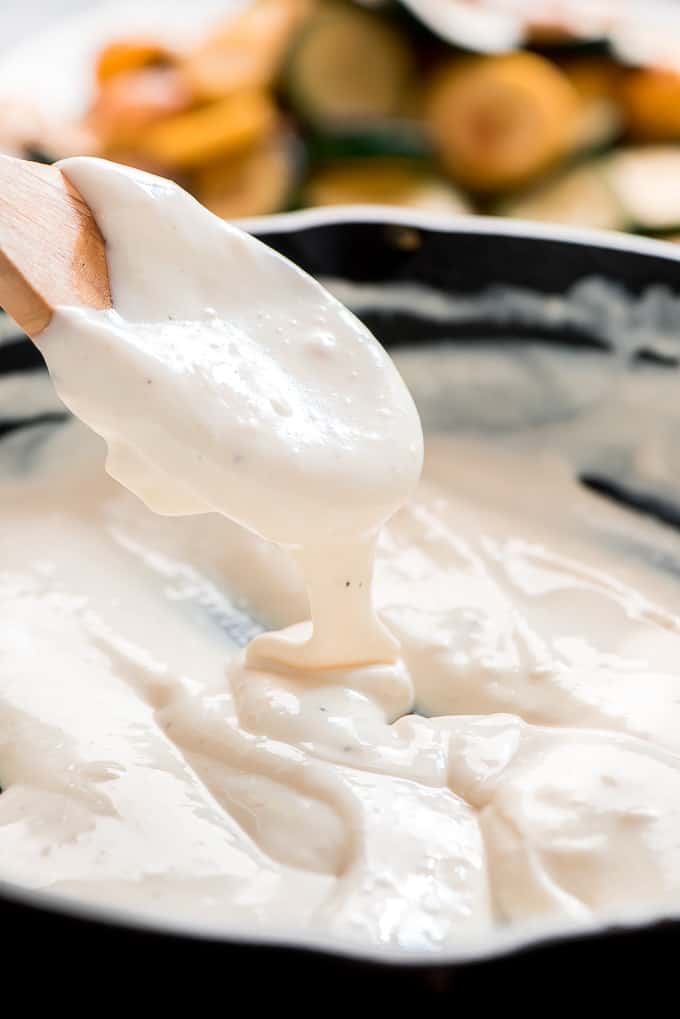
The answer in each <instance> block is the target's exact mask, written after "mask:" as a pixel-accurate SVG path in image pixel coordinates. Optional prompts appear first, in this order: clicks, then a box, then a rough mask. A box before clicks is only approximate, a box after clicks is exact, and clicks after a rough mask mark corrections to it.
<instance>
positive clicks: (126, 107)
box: [87, 67, 192, 148]
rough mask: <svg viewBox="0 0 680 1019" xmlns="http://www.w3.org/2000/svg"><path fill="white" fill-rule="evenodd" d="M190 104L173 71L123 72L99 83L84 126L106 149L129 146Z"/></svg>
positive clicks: (161, 68)
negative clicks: (93, 133)
mask: <svg viewBox="0 0 680 1019" xmlns="http://www.w3.org/2000/svg"><path fill="white" fill-rule="evenodd" d="M191 101H192V96H191V93H190V91H189V90H188V89H187V87H186V84H185V82H184V80H183V78H182V76H181V74H180V73H179V72H178V71H177V70H176V69H175V68H171V67H144V68H140V69H137V70H134V71H122V72H120V73H119V74H116V75H115V76H113V77H110V78H107V79H106V81H105V82H104V83H103V84H102V86H101V88H100V91H99V95H98V96H97V99H96V100H95V103H94V106H93V107H92V109H91V111H90V114H89V117H88V119H87V126H88V127H89V129H90V130H92V131H94V132H95V134H96V135H97V136H98V138H99V139H100V142H101V144H102V145H103V146H105V147H111V146H115V147H123V148H124V147H132V146H134V145H136V143H137V141H138V139H139V138H140V137H141V136H142V134H143V133H144V131H145V130H146V129H147V128H150V127H151V125H156V124H157V123H158V122H162V118H164V117H171V116H172V115H174V114H177V113H181V112H182V111H184V110H186V109H188V108H189V106H190V105H191Z"/></svg>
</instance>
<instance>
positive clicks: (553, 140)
mask: <svg viewBox="0 0 680 1019" xmlns="http://www.w3.org/2000/svg"><path fill="white" fill-rule="evenodd" d="M580 109H581V104H580V101H579V97H578V94H577V92H576V90H575V89H574V87H573V85H572V84H571V82H570V81H569V79H568V78H567V77H566V76H565V75H564V74H562V72H561V71H560V70H559V69H558V68H557V67H556V66H555V65H554V64H552V63H550V61H548V60H545V59H544V58H543V57H539V56H538V55H537V54H535V53H509V54H506V55H504V56H489V57H469V58H466V59H463V60H460V59H454V60H452V61H451V62H449V63H448V64H446V65H445V66H444V68H442V69H441V70H440V72H439V73H438V74H437V75H436V77H435V79H434V82H433V85H432V89H431V93H430V96H429V101H428V103H427V119H428V123H429V125H430V128H431V131H432V137H433V139H434V141H435V144H436V147H437V149H438V152H439V155H440V158H441V160H442V163H443V165H444V166H445V168H446V169H447V170H448V171H449V172H450V173H451V175H452V176H453V177H454V179H456V180H458V181H459V182H460V183H462V184H463V185H464V186H466V187H468V188H470V189H471V190H473V191H477V192H494V191H503V190H507V189H510V188H515V187H519V186H521V185H523V184H526V183H528V182H529V181H531V180H532V179H533V178H535V177H537V176H538V175H539V174H541V173H542V172H543V171H545V170H546V169H548V168H549V167H550V166H552V165H553V164H554V163H556V162H557V161H558V160H559V159H560V157H562V156H563V155H564V154H565V153H566V152H568V151H569V150H570V149H571V148H572V146H573V143H574V138H575V136H576V133H577V130H578V117H579V112H580Z"/></svg>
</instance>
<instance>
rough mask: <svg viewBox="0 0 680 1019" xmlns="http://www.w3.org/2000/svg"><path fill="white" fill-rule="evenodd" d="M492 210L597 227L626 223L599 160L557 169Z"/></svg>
mask: <svg viewBox="0 0 680 1019" xmlns="http://www.w3.org/2000/svg"><path fill="white" fill-rule="evenodd" d="M496 212H497V213H498V214H499V215H501V216H510V217H512V218H513V219H530V220H540V221H541V222H547V223H564V224H568V225H570V226H586V227H593V228H595V229H600V230H625V229H626V226H627V225H628V221H627V217H626V214H625V212H624V209H623V207H622V205H621V204H620V202H619V201H618V199H617V198H616V195H615V194H614V192H613V190H612V188H611V187H610V185H609V182H608V179H607V174H606V171H605V168H604V165H603V164H602V162H601V161H599V160H598V161H595V162H592V163H588V164H584V165H582V166H577V167H575V168H574V169H572V170H569V171H567V172H566V173H561V174H560V175H559V176H558V177H555V178H553V179H551V180H549V181H546V182H545V183H544V184H541V185H539V187H538V188H535V189H534V190H533V191H531V192H529V193H528V194H525V195H522V196H521V197H519V198H515V199H513V200H512V201H509V202H505V203H504V204H503V205H500V206H498V208H497V209H496Z"/></svg>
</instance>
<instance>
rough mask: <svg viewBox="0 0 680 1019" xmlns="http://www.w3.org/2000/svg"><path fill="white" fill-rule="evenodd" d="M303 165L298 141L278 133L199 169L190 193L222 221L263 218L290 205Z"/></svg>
mask: <svg viewBox="0 0 680 1019" xmlns="http://www.w3.org/2000/svg"><path fill="white" fill-rule="evenodd" d="M304 163H305V160H304V151H303V149H302V146H301V144H300V143H299V141H298V140H297V139H296V138H294V137H293V136H291V134H290V133H285V132H278V133H277V134H276V135H275V136H274V137H272V138H270V139H269V140H267V141H266V142H265V143H264V144H263V145H260V146H258V147H257V148H256V149H253V150H252V151H250V152H247V153H246V154H245V155H242V156H237V157H235V158H232V159H229V160H228V161H221V162H218V163H213V164H212V165H209V166H206V167H204V168H203V169H201V170H199V171H198V172H197V173H196V175H195V177H194V179H193V182H192V183H193V187H192V190H193V191H194V193H195V194H196V197H197V198H198V199H199V201H201V202H203V204H204V205H206V206H207V207H208V208H209V209H210V210H211V211H212V212H214V213H215V215H217V216H221V217H222V218H223V219H243V218H245V217H248V216H266V215H269V214H270V213H272V212H282V211H283V210H285V209H288V208H290V206H291V205H292V204H293V202H294V199H295V196H296V195H297V192H298V189H299V186H300V181H301V180H302V175H303V172H304Z"/></svg>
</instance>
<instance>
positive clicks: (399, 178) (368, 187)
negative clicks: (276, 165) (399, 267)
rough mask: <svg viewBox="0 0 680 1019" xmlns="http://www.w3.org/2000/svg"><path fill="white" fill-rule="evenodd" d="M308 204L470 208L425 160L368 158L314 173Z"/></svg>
mask: <svg viewBox="0 0 680 1019" xmlns="http://www.w3.org/2000/svg"><path fill="white" fill-rule="evenodd" d="M303 202H304V204H305V205H312V206H322V205H400V206H406V207H409V208H415V209H429V210H431V211H433V212H448V213H456V214H460V213H465V212H469V211H470V208H469V206H468V204H467V202H466V201H465V199H464V198H462V197H461V195H460V194H459V193H458V192H457V191H456V190H455V188H453V187H452V186H451V185H450V184H449V183H448V182H447V181H444V180H442V179H441V178H439V177H436V176H434V175H433V174H432V173H430V172H427V171H424V169H423V165H422V163H418V162H414V161H410V160H400V159H365V160H355V161H349V162H346V163H336V164H333V165H331V166H327V167H325V168H322V169H319V170H317V171H316V172H315V173H313V174H312V175H311V177H310V178H309V180H308V181H307V183H306V186H305V189H304V191H303Z"/></svg>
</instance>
